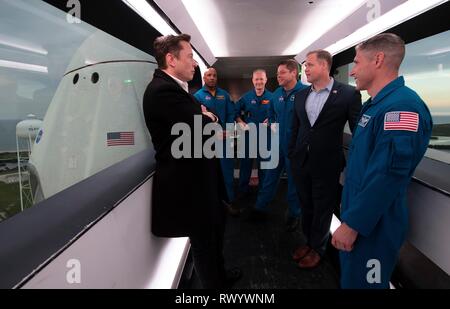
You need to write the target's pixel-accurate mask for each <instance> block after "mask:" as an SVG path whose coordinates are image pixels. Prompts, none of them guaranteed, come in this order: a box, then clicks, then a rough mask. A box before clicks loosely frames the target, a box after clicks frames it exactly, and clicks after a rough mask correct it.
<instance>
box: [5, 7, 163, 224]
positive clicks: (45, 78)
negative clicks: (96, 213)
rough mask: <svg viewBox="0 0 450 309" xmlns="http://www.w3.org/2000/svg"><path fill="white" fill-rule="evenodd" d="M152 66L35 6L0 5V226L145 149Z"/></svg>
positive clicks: (144, 57) (146, 58) (138, 54)
mask: <svg viewBox="0 0 450 309" xmlns="http://www.w3.org/2000/svg"><path fill="white" fill-rule="evenodd" d="M155 68H156V65H155V61H154V58H153V57H152V56H150V55H148V54H146V53H144V52H142V51H140V50H138V49H136V48H134V47H132V46H130V45H128V44H126V43H125V42H123V41H120V40H118V39H116V38H115V37H112V36H111V35H109V34H107V33H105V32H103V31H101V30H99V29H97V28H95V27H93V26H91V25H89V24H87V23H85V22H82V23H79V24H77V23H70V22H69V21H68V20H67V18H66V13H65V12H63V11H60V10H58V9H56V8H55V7H53V6H51V5H49V4H46V3H45V2H43V1H40V0H3V1H1V2H0V221H2V220H4V219H6V218H8V217H11V216H13V215H14V214H16V213H18V212H20V211H21V210H23V209H26V208H28V207H31V206H32V205H33V204H35V203H37V202H39V201H42V200H44V199H46V198H48V197H50V196H52V195H54V194H56V193H58V192H60V191H62V190H64V189H66V188H67V187H69V186H71V185H73V184H76V183H77V182H79V181H81V180H83V179H85V178H87V177H89V176H91V175H93V174H95V173H97V172H99V171H100V170H102V169H104V168H106V167H108V166H111V165H113V164H115V163H117V162H119V161H121V160H123V159H125V158H127V157H129V156H131V155H133V154H136V153H138V152H140V151H142V150H144V149H146V148H148V147H151V140H150V136H149V134H148V132H147V129H146V127H145V122H144V119H143V116H142V98H143V94H144V91H145V88H146V86H147V84H148V83H149V82H150V80H151V78H152V76H153V71H154V69H155Z"/></svg>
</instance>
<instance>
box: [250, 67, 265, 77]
mask: <svg viewBox="0 0 450 309" xmlns="http://www.w3.org/2000/svg"><path fill="white" fill-rule="evenodd" d="M255 73H264V74H265V75H266V77H267V72H266V70H264V69H256V70H254V71H253V73H252V78H253V76H254V75H255Z"/></svg>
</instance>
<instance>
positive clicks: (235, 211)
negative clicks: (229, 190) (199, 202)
mask: <svg viewBox="0 0 450 309" xmlns="http://www.w3.org/2000/svg"><path fill="white" fill-rule="evenodd" d="M222 203H223V204H224V205H225V209H226V210H227V212H228V214H229V215H230V216H232V217H239V215H240V214H241V209H240V208H239V207H237V206H235V205H233V204H232V203H227V202H225V201H222Z"/></svg>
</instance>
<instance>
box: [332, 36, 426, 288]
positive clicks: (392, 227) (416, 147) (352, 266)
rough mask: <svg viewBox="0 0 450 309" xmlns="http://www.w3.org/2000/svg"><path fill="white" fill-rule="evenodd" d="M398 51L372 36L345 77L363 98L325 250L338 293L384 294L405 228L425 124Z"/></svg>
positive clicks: (390, 39) (388, 40)
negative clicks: (337, 273)
mask: <svg viewBox="0 0 450 309" xmlns="http://www.w3.org/2000/svg"><path fill="white" fill-rule="evenodd" d="M404 55H405V44H404V42H403V40H402V39H401V38H400V37H398V36H397V35H395V34H390V33H383V34H380V35H377V36H375V37H373V38H371V39H369V40H367V41H365V42H363V43H361V44H359V45H358V46H357V47H356V57H355V59H354V63H355V66H354V68H353V70H352V71H351V74H350V75H351V76H353V77H354V78H355V80H356V85H357V89H358V90H367V92H368V93H369V95H370V97H371V98H370V99H369V100H368V101H367V102H366V103H365V104H364V105H363V108H362V111H361V113H360V120H359V124H358V125H357V128H356V130H355V132H354V135H353V140H352V144H351V147H350V153H349V160H348V163H347V171H346V178H345V185H344V191H343V194H342V204H341V220H342V224H341V225H340V227H339V228H338V229H337V230H336V231H335V233H334V234H333V239H332V244H333V246H335V247H336V248H337V249H339V250H341V251H340V263H341V287H342V288H389V280H390V278H391V274H392V272H393V269H394V266H395V263H396V260H397V256H398V252H399V250H400V247H401V246H402V243H403V242H404V240H405V237H406V233H407V227H408V209H407V205H406V192H407V188H408V184H409V182H410V179H411V176H412V175H413V173H414V170H415V168H416V166H417V164H418V163H419V162H420V160H421V159H422V157H423V155H424V153H425V151H426V149H427V146H428V142H429V139H430V136H431V130H432V127H433V122H432V119H431V115H430V112H429V110H428V108H427V106H426V105H425V103H424V102H423V101H422V100H421V98H420V97H419V96H418V95H417V94H416V93H415V92H414V91H413V90H411V89H410V88H408V87H406V86H405V81H404V78H403V77H402V76H400V77H399V75H398V70H399V67H400V64H401V62H402V61H403V58H404Z"/></svg>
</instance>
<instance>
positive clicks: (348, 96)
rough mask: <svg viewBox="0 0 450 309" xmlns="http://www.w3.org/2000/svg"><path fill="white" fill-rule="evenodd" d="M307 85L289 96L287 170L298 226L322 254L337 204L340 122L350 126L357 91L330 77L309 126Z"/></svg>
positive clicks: (357, 104) (355, 115)
mask: <svg viewBox="0 0 450 309" xmlns="http://www.w3.org/2000/svg"><path fill="white" fill-rule="evenodd" d="M310 92H311V87H308V88H307V89H305V90H303V91H301V92H299V93H298V94H297V95H296V96H295V112H294V116H293V120H292V136H291V140H290V144H289V158H290V159H291V167H292V174H293V175H294V180H295V184H296V188H297V192H298V194H299V198H300V205H301V207H302V228H303V233H304V235H305V236H306V239H307V244H308V245H309V247H311V248H312V249H314V250H315V251H316V252H317V253H319V255H323V254H324V253H325V249H326V244H327V240H328V236H329V229H330V224H331V219H332V216H333V210H334V209H335V208H337V206H338V205H339V191H340V190H339V176H340V173H341V171H342V169H343V167H344V162H345V159H344V152H343V148H342V140H343V130H344V126H345V124H346V123H347V121H348V122H349V125H350V128H351V130H352V131H353V129H354V128H355V126H356V122H357V119H358V114H359V111H360V110H361V95H360V93H359V91H356V90H355V88H354V87H351V86H348V85H344V84H342V83H339V82H337V81H334V84H333V87H332V89H331V91H330V94H329V96H328V99H327V100H326V102H325V104H324V106H323V108H322V111H321V112H320V114H319V116H318V118H317V120H316V121H315V123H314V125H313V126H311V124H310V122H309V118H308V115H307V112H306V108H305V105H306V100H307V98H308V96H309V94H310Z"/></svg>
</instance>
